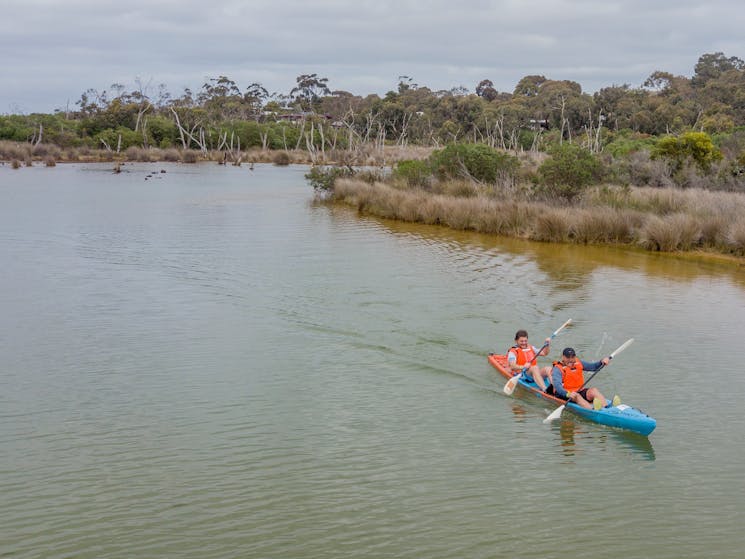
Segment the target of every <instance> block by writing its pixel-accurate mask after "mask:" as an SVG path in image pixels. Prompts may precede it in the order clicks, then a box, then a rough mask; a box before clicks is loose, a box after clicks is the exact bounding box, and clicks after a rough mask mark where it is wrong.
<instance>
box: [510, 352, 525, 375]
mask: <svg viewBox="0 0 745 559" xmlns="http://www.w3.org/2000/svg"><path fill="white" fill-rule="evenodd" d="M507 367H508V368H509V369H510V371H520V370H522V367H518V366H517V355H515V352H514V351H508V352H507Z"/></svg>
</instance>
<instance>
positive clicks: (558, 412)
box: [543, 404, 565, 423]
mask: <svg viewBox="0 0 745 559" xmlns="http://www.w3.org/2000/svg"><path fill="white" fill-rule="evenodd" d="M564 406H565V404H562V405H560V406H559V407H558V408H556V409H555V410H554V411H552V412H551V413H550V414H548V417H547V418H546V419H544V420H543V422H544V423H551V422H552V421H554V420H555V419H559V418H560V417H561V412H563V411H564Z"/></svg>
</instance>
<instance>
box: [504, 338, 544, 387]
mask: <svg viewBox="0 0 745 559" xmlns="http://www.w3.org/2000/svg"><path fill="white" fill-rule="evenodd" d="M550 346H551V338H546V343H545V346H544V347H543V348H542V349H541V350H540V351H539V350H538V348H537V347H535V346H534V345H530V344H529V343H528V332H527V331H526V330H518V331H517V333H516V334H515V345H513V346H512V347H511V348H510V349H509V350H508V351H507V364H508V366H509V369H510V371H512V373H513V374H516V373H519V372H520V371H522V370H523V369H525V367H528V365H530V366H529V367H528V369H527V370H526V371H525V374H526V375H527V376H529V377H531V378H532V379H533V382H535V383H536V385H538V388H540V389H541V390H542V391H543V392H545V391H546V381H545V380H544V378H548V377H549V375H550V374H551V367H539V366H538V365H537V364H536V363H535V361H534V360H535V359H536V358H537V357H538V356H539V355H548V352H549V350H550Z"/></svg>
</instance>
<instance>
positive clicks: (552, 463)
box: [0, 164, 745, 559]
mask: <svg viewBox="0 0 745 559" xmlns="http://www.w3.org/2000/svg"><path fill="white" fill-rule="evenodd" d="M109 169H110V165H101V166H95V165H88V166H84V165H69V166H58V167H56V168H53V169H46V168H41V167H36V168H32V169H20V170H16V171H13V170H11V169H9V168H8V166H7V165H6V166H5V167H0V268H1V269H2V272H0V309H2V312H1V313H0V556H2V557H14V558H15V557H19V558H21V557H22V558H37V557H76V558H101V557H106V558H119V557H121V558H128V557H179V558H199V559H204V558H233V557H251V558H295V557H302V558H306V557H313V558H315V557H318V558H349V557H366V558H367V557H370V558H379V557H396V558H412V559H414V558H417V559H418V558H454V557H468V558H487V557H523V558H525V557H536V558H538V557H540V558H545V557H570V556H571V557H595V558H597V557H618V556H627V557H640V558H641V557H655V558H681V557H691V558H693V557H697V558H698V557H726V558H730V557H731V558H739V557H742V554H743V551H742V549H743V548H744V547H745V531H743V530H742V526H743V525H745V489H744V488H745V484H744V483H743V479H745V445H743V442H742V441H743V428H744V427H745V406H744V405H743V401H744V399H743V396H745V377H744V375H743V372H742V366H741V363H742V361H743V360H742V351H743V349H742V346H743V336H744V335H745V268H744V267H740V268H739V269H738V268H735V269H733V268H732V267H718V266H715V265H704V264H697V263H690V262H683V261H679V260H675V259H671V258H669V257H658V256H655V255H649V254H645V253H637V252H633V251H627V250H609V249H595V248H583V247H557V246H552V245H542V244H529V243H522V242H518V241H509V240H500V239H493V238H489V237H484V236H478V235H469V234H458V233H453V232H450V231H447V230H441V229H438V228H428V227H420V226H412V225H403V224H397V223H389V222H382V221H379V220H375V219H370V218H364V217H360V216H358V215H357V214H356V213H355V212H353V211H350V210H347V209H344V208H334V209H330V208H327V207H323V206H314V205H313V204H311V199H312V191H311V189H310V187H308V186H307V185H306V184H305V182H304V179H303V173H304V172H305V171H306V169H305V168H302V167H290V168H276V167H272V166H258V167H257V168H256V169H255V170H254V171H250V170H248V169H247V168H245V167H243V168H234V167H226V168H223V167H218V166H179V165H164V164H149V165H139V166H138V165H129V166H125V169H128V172H126V173H122V174H119V175H115V174H112V173H111V172H110V170H109ZM160 169H165V170H166V171H167V173H159V172H157V171H159V170H160ZM153 171H156V173H155V174H152V172H153ZM148 175H150V176H148ZM146 179H147V180H146ZM567 318H572V319H573V320H574V324H573V326H572V327H571V328H570V329H568V330H566V331H564V332H562V333H561V334H560V335H559V337H558V338H557V339H556V341H555V345H554V348H555V349H554V352H553V354H554V355H557V354H558V349H560V348H561V347H562V346H564V345H573V346H574V347H575V348H576V349H577V350H578V352H579V353H580V354H581V355H582V356H583V357H586V358H588V359H594V358H597V357H600V356H602V355H604V354H607V353H609V352H611V351H612V350H613V349H615V348H616V347H617V346H619V345H620V344H621V343H623V341H625V340H626V339H627V338H630V337H634V338H635V339H636V341H635V343H634V344H633V345H632V346H631V347H630V348H629V349H627V350H626V351H625V352H624V353H623V354H620V355H619V356H618V357H617V358H616V359H615V360H614V362H613V364H612V366H610V367H608V368H606V369H604V370H603V372H602V373H600V374H599V375H598V376H597V377H596V379H595V381H594V384H595V385H597V386H598V387H600V388H601V389H602V390H603V391H604V392H605V393H606V394H609V395H612V394H613V393H615V392H617V393H619V394H620V395H621V396H622V397H623V399H624V401H626V402H627V403H631V404H634V405H636V406H637V407H640V408H642V409H643V410H645V411H646V412H648V413H650V414H651V415H653V416H654V417H655V418H656V419H657V420H658V428H657V430H656V431H655V432H654V433H653V434H652V435H651V436H650V437H649V438H648V439H647V438H643V437H637V436H633V435H627V434H624V433H622V432H619V431H615V430H612V429H609V428H605V427H601V426H597V425H594V424H589V423H584V422H582V421H580V420H577V419H575V418H573V417H572V416H571V415H569V414H565V416H564V417H565V418H564V419H563V420H562V421H560V422H557V423H555V424H553V425H544V424H543V423H542V422H541V420H542V419H543V418H544V417H545V416H546V414H547V413H548V412H550V411H551V408H550V407H549V406H548V405H547V404H543V403H540V402H538V401H536V400H535V399H528V398H526V397H525V396H524V395H523V396H520V394H519V393H516V395H515V396H513V397H507V396H505V395H504V394H502V392H501V388H502V384H503V383H502V381H501V379H500V377H498V376H497V375H496V374H495V372H493V371H492V370H491V368H490V367H489V365H488V363H487V361H486V354H487V353H488V352H489V351H494V350H497V349H499V350H504V349H505V348H506V347H507V346H508V345H509V343H510V341H511V339H512V337H513V335H514V332H515V330H516V329H517V328H519V327H526V328H528V329H529V331H530V333H531V334H532V337H531V339H532V341H534V342H538V345H540V341H541V340H542V339H543V338H544V337H546V336H547V335H549V334H550V333H551V332H552V331H553V330H554V329H555V328H557V327H558V326H559V325H560V324H561V323H563V322H564V321H565V320H566V319H567Z"/></svg>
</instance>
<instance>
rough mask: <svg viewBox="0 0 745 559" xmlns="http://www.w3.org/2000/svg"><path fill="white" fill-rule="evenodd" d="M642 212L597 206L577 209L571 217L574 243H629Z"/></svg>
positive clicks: (641, 220)
mask: <svg viewBox="0 0 745 559" xmlns="http://www.w3.org/2000/svg"><path fill="white" fill-rule="evenodd" d="M642 215H643V214H641V212H638V211H635V210H628V209H625V210H619V209H614V208H612V207H603V206H598V207H594V208H587V209H582V210H577V211H574V212H573V213H572V217H571V234H570V235H571V237H572V239H573V240H574V242H576V243H581V244H597V243H629V242H632V241H633V240H634V237H635V231H636V230H637V229H638V228H639V227H640V226H641V224H642V223H643V217H642Z"/></svg>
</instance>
